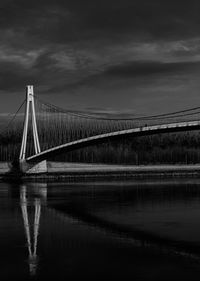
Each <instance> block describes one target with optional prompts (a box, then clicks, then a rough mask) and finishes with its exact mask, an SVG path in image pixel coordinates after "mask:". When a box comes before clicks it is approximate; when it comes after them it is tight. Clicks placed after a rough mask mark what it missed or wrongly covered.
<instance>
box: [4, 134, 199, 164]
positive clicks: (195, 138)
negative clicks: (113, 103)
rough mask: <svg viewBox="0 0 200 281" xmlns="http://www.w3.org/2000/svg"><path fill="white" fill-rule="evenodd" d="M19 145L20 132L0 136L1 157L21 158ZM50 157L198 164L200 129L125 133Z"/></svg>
mask: <svg viewBox="0 0 200 281" xmlns="http://www.w3.org/2000/svg"><path fill="white" fill-rule="evenodd" d="M20 145H21V133H19V134H17V135H16V134H10V135H7V136H6V137H2V136H0V161H13V159H14V158H18V157H19V150H20ZM43 149H45V146H44V145H43ZM33 151H34V146H33V139H32V137H29V138H28V145H27V152H28V155H31V154H33ZM50 160H52V161H69V162H87V163H109V164H132V165H142V164H144V165H147V164H176V163H177V164H196V163H200V132H198V131H196V132H195V131H194V132H182V133H169V134H158V135H152V136H143V137H129V138H127V137H124V138H122V139H120V140H117V141H107V142H105V143H102V144H98V145H95V146H91V147H86V148H82V149H79V150H75V151H72V152H67V153H63V154H60V155H57V156H55V157H54V158H51V159H50Z"/></svg>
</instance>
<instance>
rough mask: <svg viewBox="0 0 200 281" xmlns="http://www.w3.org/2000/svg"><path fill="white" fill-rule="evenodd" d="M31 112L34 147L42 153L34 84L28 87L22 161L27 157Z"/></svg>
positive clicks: (20, 156) (36, 151) (20, 157)
mask: <svg viewBox="0 0 200 281" xmlns="http://www.w3.org/2000/svg"><path fill="white" fill-rule="evenodd" d="M30 114H31V117H32V118H31V119H32V130H33V140H34V148H35V154H38V153H40V151H41V150H40V143H39V138H38V131H37V123H36V116H35V103H34V91H33V86H32V85H31V86H27V87H26V111H25V116H24V130H23V137H22V144H21V150H20V155H19V160H20V162H23V161H25V159H26V146H27V134H28V122H29V116H30Z"/></svg>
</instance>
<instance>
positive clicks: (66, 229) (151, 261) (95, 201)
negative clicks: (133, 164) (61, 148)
mask: <svg viewBox="0 0 200 281" xmlns="http://www.w3.org/2000/svg"><path fill="white" fill-rule="evenodd" d="M0 249H1V250H0V280H1V281H4V280H20V281H23V280H57V281H59V280H83V279H86V280H111V278H112V279H116V280H130V279H132V280H133V279H134V280H137V281H138V280H152V281H156V280H159V281H160V280H162V281H164V280H182V281H184V280H190V281H192V280H199V279H200V180H198V179H190V178H188V179H162V180H161V179H160V180H158V179H157V180H153V179H150V180H147V179H145V180H127V181H120V180H117V181H95V182H94V181H93V182H91V181H90V182H78V183H77V182H76V183H64V182H62V183H20V184H18V183H12V184H10V183H3V182H2V183H0Z"/></svg>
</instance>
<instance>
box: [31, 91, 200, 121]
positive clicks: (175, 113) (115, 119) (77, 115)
mask: <svg viewBox="0 0 200 281" xmlns="http://www.w3.org/2000/svg"><path fill="white" fill-rule="evenodd" d="M35 98H36V99H37V100H38V101H39V102H40V103H41V104H43V105H46V106H48V107H50V108H52V109H54V110H57V111H59V112H61V113H66V114H69V115H72V116H75V117H81V118H86V119H95V120H108V121H135V120H138V121H139V120H152V119H162V117H164V119H165V118H172V117H171V116H172V115H173V117H183V116H188V115H195V114H198V113H200V112H194V113H190V114H182V115H178V116H175V115H177V114H180V113H187V112H191V111H194V110H197V109H200V106H198V107H193V108H189V109H185V110H180V111H174V112H169V113H163V114H157V115H149V116H142V117H134V118H118V119H117V118H106V117H98V116H92V115H89V114H83V113H76V112H73V111H70V110H66V109H63V108H61V107H59V106H56V105H52V104H50V103H48V102H45V101H43V100H41V99H39V98H38V97H36V96H35ZM158 117H161V118H158Z"/></svg>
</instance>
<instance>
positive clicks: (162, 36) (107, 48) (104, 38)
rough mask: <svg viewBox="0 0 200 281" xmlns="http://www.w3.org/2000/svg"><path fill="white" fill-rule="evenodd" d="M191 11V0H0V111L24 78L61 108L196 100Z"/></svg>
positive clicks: (199, 52) (198, 31)
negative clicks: (0, 97) (0, 99)
mask: <svg viewBox="0 0 200 281" xmlns="http://www.w3.org/2000/svg"><path fill="white" fill-rule="evenodd" d="M199 14H200V1H197V0H191V1H179V0H173V1H170V0H115V1H114V0H99V1H97V0H68V1H67V0H40V1H32V0H1V1H0V34H1V37H0V94H1V96H2V100H3V101H4V103H3V102H2V103H1V105H0V111H5V110H6V111H8V110H9V108H13V109H14V108H15V105H17V104H18V103H19V102H20V100H22V99H23V95H24V87H25V85H27V84H34V86H35V92H36V94H38V95H40V96H42V98H43V99H46V100H49V101H50V102H53V103H56V104H58V105H60V106H63V107H66V108H74V109H75V108H77V109H88V108H96V109H97V110H101V111H102V110H104V111H113V110H118V111H119V110H121V111H132V112H133V113H137V114H139V113H147V112H148V113H149V112H160V111H162V112H163V111H168V110H170V111H171V110H172V107H173V108H174V109H180V108H183V107H190V106H196V105H197V103H198V104H200V99H199V90H200V80H199V77H200V17H199ZM11 97H12V99H11Z"/></svg>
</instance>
